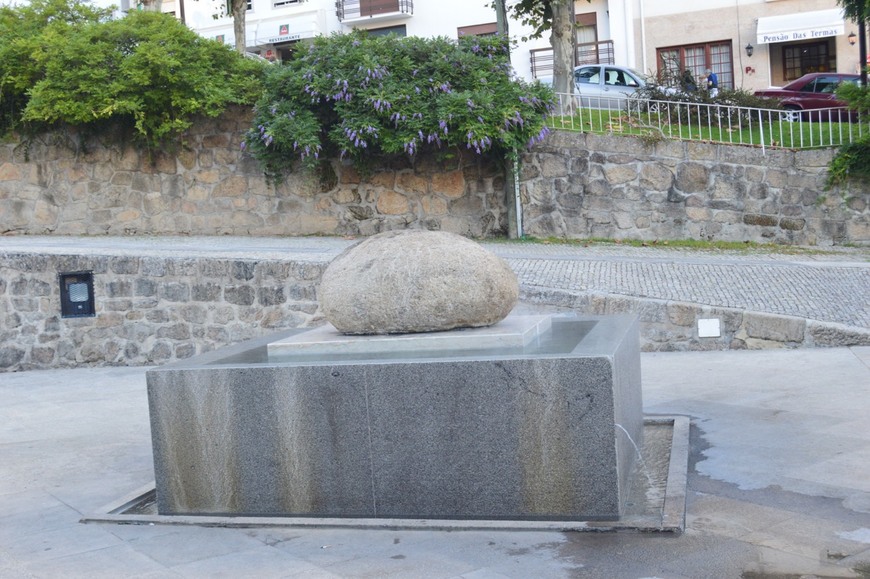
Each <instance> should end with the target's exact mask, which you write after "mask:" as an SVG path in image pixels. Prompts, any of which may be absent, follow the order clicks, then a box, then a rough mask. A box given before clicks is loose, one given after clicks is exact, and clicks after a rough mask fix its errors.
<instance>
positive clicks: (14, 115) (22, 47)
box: [0, 0, 111, 134]
mask: <svg viewBox="0 0 870 579" xmlns="http://www.w3.org/2000/svg"><path fill="white" fill-rule="evenodd" d="M110 15H111V10H108V9H100V8H95V7H93V6H91V5H90V4H88V3H87V2H85V1H80V0H31V1H30V2H29V3H28V4H25V5H22V6H14V7H13V6H0V134H2V133H4V132H6V131H7V130H9V129H10V128H13V127H14V126H15V125H16V124H17V123H18V121H19V120H20V117H21V114H22V111H23V110H24V107H25V106H26V105H27V91H29V90H30V89H31V88H32V87H33V85H35V84H36V82H37V81H38V80H40V79H41V78H43V77H44V71H42V70H40V69H39V67H37V66H35V63H34V60H33V57H34V55H35V54H37V53H39V52H43V51H49V50H52V49H53V47H51V46H49V45H46V44H45V42H44V41H43V38H42V34H43V33H44V32H45V31H46V30H47V29H48V28H51V29H53V30H55V31H56V35H58V36H62V37H67V36H69V35H71V34H73V33H74V32H73V31H74V30H75V27H76V26H79V25H82V24H87V23H98V22H103V21H105V20H108V18H109V17H110Z"/></svg>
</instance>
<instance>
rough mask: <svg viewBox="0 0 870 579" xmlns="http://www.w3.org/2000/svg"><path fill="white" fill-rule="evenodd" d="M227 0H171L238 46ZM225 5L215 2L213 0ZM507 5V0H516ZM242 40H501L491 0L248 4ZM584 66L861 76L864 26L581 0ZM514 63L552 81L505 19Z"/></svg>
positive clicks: (828, 1)
mask: <svg viewBox="0 0 870 579" xmlns="http://www.w3.org/2000/svg"><path fill="white" fill-rule="evenodd" d="M221 1H222V0H172V3H171V4H168V3H167V4H165V5H164V9H166V8H167V7H171V8H170V9H171V10H174V12H175V14H176V16H179V17H182V15H183V18H184V20H185V22H186V24H187V25H188V26H190V27H191V28H192V29H193V30H195V31H197V32H198V33H199V34H201V35H202V36H205V37H209V38H216V39H219V40H222V41H223V42H225V43H227V44H230V45H232V44H234V42H235V40H234V37H233V22H232V19H231V18H230V17H227V16H221V17H218V18H215V17H214V15H215V14H217V13H220V12H225V10H222V9H221V4H220V2H221ZM215 2H217V4H216V3H215ZM509 3H510V0H509ZM248 5H249V10H248V12H247V14H246V44H247V47H248V51H249V52H253V53H256V54H259V55H261V56H263V57H265V58H268V59H270V60H282V59H287V58H289V57H290V54H291V53H292V51H294V50H296V49H298V48H299V47H300V45H301V44H304V43H305V41H306V40H307V39H311V38H314V37H315V36H317V35H321V34H323V35H328V34H332V33H335V32H339V33H344V32H349V31H350V30H352V29H354V28H360V29H367V30H369V31H371V32H372V33H389V32H393V33H396V34H399V35H407V36H427V37H431V36H446V37H448V38H457V37H459V36H460V35H463V34H489V33H494V32H495V27H496V24H495V18H496V17H495V11H494V10H493V9H492V7H491V5H490V0H249V2H248ZM575 10H576V18H577V63H578V64H581V63H590V62H602V63H610V64H621V65H626V66H630V67H632V68H635V69H637V70H638V71H640V72H642V73H644V74H647V75H650V76H656V75H658V76H659V78H660V79H662V80H663V81H667V80H669V79H670V78H674V77H675V75H676V76H678V75H679V74H680V73H681V72H682V71H684V70H686V69H688V70H690V71H691V72H692V73H693V74H695V75H696V76H697V77H699V78H700V77H701V76H702V75H703V72H704V70H706V69H707V68H710V69H712V70H713V71H714V72H716V73H717V74H718V76H719V80H720V86H723V87H726V88H743V89H746V90H750V91H751V90H755V89H760V88H765V87H768V86H771V85H782V84H784V83H786V82H788V81H789V80H793V79H795V78H798V77H799V76H801V75H802V74H805V73H807V72H848V73H856V72H858V70H859V69H858V67H859V61H860V60H861V59H860V58H859V54H858V48H857V46H855V45H853V43H854V41H855V39H856V38H857V36H856V35H857V31H858V29H857V26H856V25H855V24H854V23H852V22H849V21H845V20H844V19H843V16H842V11H841V9H839V8H838V7H837V4H836V0H704V1H703V2H697V1H695V0H668V1H662V0H592V1H591V2H587V1H586V0H577V2H576V3H575ZM509 28H510V29H509V32H510V35H511V38H512V39H513V41H514V42H515V45H514V47H513V49H512V62H513V66H514V69H515V71H516V73H517V75H518V76H520V77H522V78H526V79H532V78H541V77H546V76H551V75H552V50H551V49H550V44H549V38H548V37H547V36H545V37H542V38H540V39H525V37H527V36H528V35H529V34H530V32H531V30H530V29H529V28H528V27H525V26H523V25H522V24H521V23H519V22H515V21H511V22H510V23H509Z"/></svg>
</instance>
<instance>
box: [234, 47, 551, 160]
mask: <svg viewBox="0 0 870 579" xmlns="http://www.w3.org/2000/svg"><path fill="white" fill-rule="evenodd" d="M510 71H511V67H510V61H509V55H508V49H507V41H506V39H505V38H504V37H498V36H496V37H475V36H470V37H463V38H461V39H460V40H459V41H452V40H449V39H446V38H434V39H424V38H417V37H407V38H399V37H395V36H387V37H370V36H368V35H366V34H365V33H364V32H354V33H351V34H344V35H338V34H336V35H332V36H330V37H320V38H318V39H316V40H315V41H314V43H313V44H312V45H311V46H310V49H309V51H308V52H307V53H305V54H302V55H300V56H299V57H298V58H297V59H296V60H293V61H291V62H290V63H288V64H287V65H286V66H283V67H274V68H273V69H270V70H269V73H268V76H267V79H266V83H265V84H266V90H265V93H264V96H263V97H262V98H261V99H260V101H259V102H258V103H257V106H256V115H255V118H254V121H253V126H252V128H251V130H250V131H249V132H248V134H247V136H246V139H245V144H246V146H247V149H248V150H249V151H250V152H251V154H252V155H253V156H254V157H256V158H257V159H258V160H259V161H260V162H261V164H262V166H263V168H264V170H265V172H266V173H267V174H268V175H270V176H272V177H278V176H280V175H281V174H283V173H284V172H287V171H290V170H291V169H292V167H293V166H294V164H296V163H298V162H300V161H301V162H302V164H303V165H306V166H308V167H309V168H313V167H314V166H316V165H317V164H318V160H319V159H320V158H321V157H323V156H327V157H332V156H340V157H343V158H348V159H350V160H351V161H352V162H353V163H354V165H355V166H357V167H358V168H359V169H361V170H363V171H365V170H368V169H369V168H370V163H371V162H373V160H374V159H377V158H378V157H379V156H381V155H388V156H389V155H400V156H401V155H404V156H407V157H411V158H413V157H415V156H416V155H417V154H418V153H420V152H422V151H424V150H427V149H430V150H431V149H439V148H440V149H445V150H446V149H450V148H463V149H468V150H471V151H474V152H475V153H478V154H485V153H488V152H493V153H496V154H502V155H503V154H505V153H509V152H512V151H514V150H516V149H517V148H519V147H524V146H526V145H528V144H531V143H532V142H534V141H535V140H537V139H541V138H543V136H544V135H545V134H546V132H547V129H546V128H545V120H546V115H547V114H548V111H549V110H551V107H552V101H553V93H552V92H551V90H550V89H549V88H548V87H545V86H543V85H541V84H540V83H533V84H527V83H525V82H523V81H521V80H516V79H513V78H512V77H511V72H510Z"/></svg>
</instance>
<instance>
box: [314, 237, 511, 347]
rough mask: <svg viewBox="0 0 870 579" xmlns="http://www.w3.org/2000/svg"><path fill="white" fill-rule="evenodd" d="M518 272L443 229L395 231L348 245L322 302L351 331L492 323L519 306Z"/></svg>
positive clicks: (333, 266) (331, 270)
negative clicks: (515, 272) (517, 304)
mask: <svg viewBox="0 0 870 579" xmlns="http://www.w3.org/2000/svg"><path fill="white" fill-rule="evenodd" d="M518 297H519V285H518V283H517V277H516V274H514V272H513V271H512V270H511V269H510V267H509V266H508V265H507V263H505V262H504V260H502V259H501V258H500V257H498V256H497V255H495V254H493V253H492V252H490V251H487V250H486V249H484V248H483V247H481V246H480V245H479V244H477V243H475V242H473V241H471V240H469V239H466V238H464V237H462V236H460V235H456V234H454V233H446V232H442V231H416V230H413V231H388V232H386V233H381V234H378V235H374V236H372V237H369V238H368V239H366V240H364V241H362V242H360V243H358V244H356V245H354V246H352V247H349V248H348V249H347V250H345V251H344V252H343V253H342V254H341V255H339V256H338V257H336V258H335V259H334V260H333V261H332V263H330V264H329V267H327V268H326V271H325V272H324V273H323V277H322V279H321V283H320V290H319V300H320V307H321V310H322V311H323V314H324V316H326V319H327V320H328V321H329V322H330V323H331V324H332V325H333V326H335V327H336V329H338V331H340V332H342V333H344V334H403V333H411V332H433V331H440V330H449V329H453V328H464V327H480V326H490V325H492V324H495V323H496V322H499V321H501V320H502V319H504V318H505V316H507V315H508V314H509V313H510V311H511V310H512V309H513V308H514V306H515V305H516V303H517V299H518Z"/></svg>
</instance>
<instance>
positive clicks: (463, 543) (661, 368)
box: [0, 348, 870, 579]
mask: <svg viewBox="0 0 870 579" xmlns="http://www.w3.org/2000/svg"><path fill="white" fill-rule="evenodd" d="M868 358H870V349H865V348H838V349H826V350H811V351H807V350H801V351H775V352H691V353H671V354H643V355H642V357H641V360H642V373H643V386H644V398H645V409H646V411H647V413H650V414H683V415H690V416H692V424H693V426H692V431H691V438H690V460H689V470H688V494H687V497H686V502H687V515H688V517H687V529H686V532H685V533H684V534H683V535H682V536H679V537H671V536H661V535H656V534H625V533H601V534H587V533H583V534H578V533H563V532H556V531H544V532H528V531H494V530H481V531H466V532H463V531H451V532H446V531H433V530H380V531H359V530H352V529H290V530H287V529H268V530H261V529H202V528H198V527H182V528H179V527H166V526H161V525H154V526H149V525H137V526H126V525H125V526H119V525H113V524H94V525H82V524H79V523H78V520H79V518H81V516H82V515H84V514H86V512H87V511H86V510H85V509H86V508H90V507H91V506H92V505H93V506H94V508H99V506H102V505H103V504H106V503H108V502H110V501H112V500H115V499H117V498H118V497H120V496H121V495H123V494H124V493H126V492H128V491H130V490H131V489H134V488H136V487H137V486H141V485H144V484H146V483H147V482H148V481H149V480H151V478H152V477H153V473H152V472H151V471H150V466H151V465H150V459H149V452H150V437H149V426H148V414H147V401H146V398H145V388H144V384H145V383H144V369H142V368H96V369H78V370H65V371H39V372H23V373H18V374H4V375H0V399H2V400H3V402H4V403H3V405H0V457H2V459H3V469H0V576H3V577H6V576H9V577H16V578H18V577H48V578H53V577H58V576H63V577H104V576H110V575H111V576H113V577H160V578H162V577H205V576H215V574H217V575H218V576H219V575H220V573H222V571H221V570H222V569H224V570H228V572H227V575H229V574H230V572H229V571H232V572H233V573H235V572H236V571H237V570H239V569H242V570H243V571H244V569H246V568H254V567H253V566H254V565H257V567H256V569H257V572H258V576H260V577H282V576H294V573H295V576H299V577H318V576H322V577H357V576H365V575H376V576H389V573H390V572H393V573H394V574H393V576H397V577H404V576H419V575H420V574H421V570H427V569H435V571H437V568H438V567H444V568H448V571H449V573H452V576H454V577H531V576H535V577H539V576H547V577H584V578H586V577H592V578H595V577H602V578H607V579H614V578H616V579H621V578H626V579H632V578H633V579H637V578H639V577H660V578H670V577H673V578H683V577H688V578H691V579H698V578H702V577H710V578H716V579H720V578H735V579H736V578H739V577H741V575H742V574H743V573H746V572H750V571H751V572H756V573H761V572H764V573H768V574H772V575H773V576H777V574H779V575H778V576H780V577H781V576H785V575H786V574H792V575H795V576H800V575H801V574H815V575H816V576H818V577H859V576H860V572H859V571H857V570H856V569H857V568H860V567H859V566H861V565H870V547H868V543H866V542H865V541H868V540H870V539H868V536H870V493H868V492H866V490H865V487H864V486H862V485H863V483H862V482H861V481H866V480H870V463H868V461H867V457H866V454H864V453H865V452H866V451H865V450H864V449H866V437H865V436H863V435H862V436H858V435H856V436H854V437H852V436H850V435H849V430H848V428H847V429H845V432H844V429H843V428H840V426H841V425H853V424H854V425H861V424H866V416H867V415H868V411H870V396H868V392H867V390H868V389H870V364H868ZM831 376H834V377H836V379H835V380H830V377H831ZM820 392H822V393H823V394H824V395H820ZM76 400H88V401H89V404H73V403H74V402H75V401H76ZM802 400H803V401H804V402H803V403H801V401H802ZM70 408H74V409H75V412H74V413H71V412H70V410H69V409H70ZM30 416H33V417H35V419H34V420H33V421H31V420H30V419H29V417H30ZM13 417H15V420H12V418H13ZM52 417H54V418H56V419H57V420H55V421H53V420H52ZM764 417H767V419H766V420H765V419H763V418H764ZM862 421H863V422H862ZM98 426H99V427H98ZM46 429H48V431H46ZM802 429H803V430H802ZM832 429H833V430H834V431H832ZM7 433H11V434H14V435H13V436H7ZM747 433H748V434H747ZM753 433H757V437H758V441H757V442H756V443H754V444H748V442H752V440H753V437H752V435H753ZM738 434H739V435H740V436H738ZM49 440H50V441H52V442H53V444H46V443H47V442H48V441H49ZM825 453H830V456H829V457H828V458H827V459H823V460H819V458H820V457H824V454H825ZM838 453H839V454H838ZM780 455H781V456H780ZM774 457H775V458H776V460H772V458H774ZM7 458H8V459H9V460H8V461H7ZM825 461H835V462H829V464H825ZM840 461H842V463H840ZM838 464H843V465H851V466H850V467H849V468H851V469H852V470H853V471H854V472H853V473H851V474H850V473H848V472H845V471H847V470H849V469H848V468H846V467H845V466H844V467H843V468H842V469H841V470H837V469H834V468H832V467H833V466H837V465H838ZM742 465H748V467H747V468H746V469H745V472H744V471H741V470H740V469H741V467H742ZM825 466H829V468H827V469H826V468H824V467H825ZM131 468H132V470H133V472H130V469H131ZM841 471H842V472H841ZM745 481H749V482H751V483H753V484H752V485H751V486H752V487H753V488H741V482H745ZM134 482H135V484H133V483H134ZM744 486H745V485H744ZM10 527H11V528H12V529H13V530H14V532H10V531H9V530H8V529H9V528H10ZM396 541H398V542H396ZM398 556H403V557H405V558H404V559H400V558H395V559H394V558H393V557H398ZM841 557H842V558H841ZM288 558H289V560H290V562H291V566H290V567H288V566H287V565H286V563H287V559H288ZM297 561H298V562H297ZM294 565H296V566H295V567H294ZM294 569H295V570H294ZM435 571H433V573H434V572H435ZM449 573H448V574H449Z"/></svg>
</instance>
